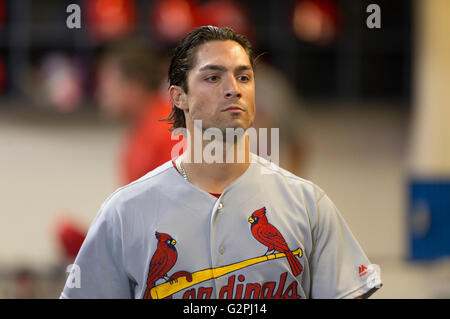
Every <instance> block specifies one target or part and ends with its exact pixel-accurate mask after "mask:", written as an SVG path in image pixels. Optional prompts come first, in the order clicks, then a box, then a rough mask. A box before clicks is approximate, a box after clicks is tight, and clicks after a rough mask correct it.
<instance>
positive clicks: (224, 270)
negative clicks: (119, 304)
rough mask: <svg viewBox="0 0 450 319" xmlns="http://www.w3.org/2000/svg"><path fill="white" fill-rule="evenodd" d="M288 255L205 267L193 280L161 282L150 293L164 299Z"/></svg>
mask: <svg viewBox="0 0 450 319" xmlns="http://www.w3.org/2000/svg"><path fill="white" fill-rule="evenodd" d="M292 254H293V255H294V256H295V255H298V257H302V255H303V251H302V249H301V248H299V249H297V250H295V251H292ZM283 257H286V254H284V253H278V254H271V255H267V256H261V257H255V258H252V259H247V260H243V261H240V262H237V263H234V264H231V265H227V266H222V267H217V268H209V269H204V270H200V271H196V272H194V273H192V281H188V280H187V278H186V277H180V278H177V279H174V280H171V281H168V282H165V283H163V284H160V285H158V286H155V287H153V288H152V289H151V290H150V294H151V296H152V298H153V299H162V298H165V297H167V296H170V295H173V294H174V293H177V292H178V291H181V290H183V289H186V288H189V287H191V286H193V285H196V284H198V283H201V282H203V281H207V280H210V279H215V278H219V277H221V276H224V275H226V274H229V273H230V272H233V271H236V270H239V269H242V268H245V267H248V266H252V265H255V264H258V263H261V262H264V261H268V260H272V259H278V258H283Z"/></svg>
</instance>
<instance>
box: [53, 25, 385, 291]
mask: <svg viewBox="0 0 450 319" xmlns="http://www.w3.org/2000/svg"><path fill="white" fill-rule="evenodd" d="M169 82H170V88H169V93H170V97H171V101H172V103H173V105H174V106H173V110H172V113H171V114H170V116H169V117H168V120H170V121H171V122H172V129H174V128H185V129H186V131H187V133H188V134H187V139H188V141H187V147H186V149H185V150H184V152H183V154H182V155H181V156H179V157H178V158H176V159H175V160H173V161H169V162H167V163H165V164H163V165H162V166H160V167H158V168H156V169H155V170H153V171H151V172H149V173H148V174H146V175H145V176H143V177H142V178H140V179H138V180H137V181H135V182H133V183H131V184H129V185H127V186H124V187H122V188H119V189H118V190H117V191H115V192H114V193H113V194H112V195H111V196H110V197H109V198H108V199H107V200H106V201H105V202H104V203H103V205H102V206H101V208H100V211H99V212H98V215H97V216H96V218H95V220H94V221H93V223H92V225H91V227H90V229H89V232H88V234H87V237H86V239H85V241H84V243H83V245H82V247H81V249H80V251H79V254H78V256H77V258H76V260H75V266H76V267H74V268H73V269H76V270H77V271H76V272H72V273H71V274H70V275H69V277H68V279H67V283H66V286H65V287H64V290H63V292H62V294H61V298H148V299H150V298H151V299H161V298H193V299H194V298H195V299H207V298H220V299H222V298H224V299H241V298H247V299H248V298H255V299H256V298H260V299H262V298H292V299H305V298H359V297H367V296H369V295H370V294H372V293H373V292H374V291H375V290H376V289H377V287H379V286H380V285H381V283H379V285H377V286H375V287H374V285H370V284H368V276H369V275H370V274H371V272H370V271H369V270H370V267H369V265H370V261H369V260H368V258H367V256H366V255H365V253H364V252H363V250H362V249H361V247H360V245H359V244H358V242H357V241H356V239H355V238H354V236H353V235H352V233H351V231H350V229H349V228H348V227H347V225H346V223H345V222H344V220H343V218H342V216H341V214H340V213H339V211H338V210H337V208H336V207H335V205H334V204H333V202H332V201H331V200H330V198H329V197H328V196H327V195H326V194H325V193H324V191H323V190H322V189H320V188H319V187H318V186H316V185H314V184H313V183H311V182H309V181H306V180H304V179H302V178H299V177H297V176H295V175H293V174H291V173H289V172H288V171H285V170H283V169H281V168H279V167H278V166H277V165H275V164H273V163H270V162H269V161H267V160H265V159H263V158H261V157H259V156H257V155H256V154H253V153H251V152H250V151H249V143H248V137H247V135H246V134H241V135H236V137H235V138H233V139H232V140H231V141H230V140H225V139H223V140H221V141H220V140H219V142H218V144H217V145H222V146H223V148H224V149H223V150H222V151H223V153H222V152H219V151H216V153H217V152H219V154H220V156H223V161H215V162H212V163H211V162H210V161H207V160H205V159H201V160H200V161H199V160H198V158H197V160H196V153H195V152H196V149H197V150H198V149H199V147H200V149H201V150H205V149H206V148H207V147H210V145H209V144H208V143H207V142H206V141H205V140H200V142H199V143H200V145H198V144H197V145H196V143H198V141H197V140H196V139H195V138H192V136H193V134H194V133H195V132H196V130H198V129H199V126H198V123H201V131H202V132H205V131H206V130H207V129H210V128H214V129H216V130H218V131H219V132H222V133H224V134H225V133H226V131H227V128H228V129H230V128H234V129H242V130H244V131H245V130H247V129H248V128H250V127H251V125H252V123H253V120H254V117H255V101H254V90H255V74H254V59H253V56H252V50H251V46H250V43H249V42H248V41H247V39H246V38H245V37H244V36H242V35H239V34H236V33H235V32H234V31H232V30H231V29H228V28H217V27H212V26H206V27H200V28H198V29H196V30H194V31H192V32H191V33H189V34H188V35H187V36H186V37H185V38H184V39H183V40H182V41H181V42H180V44H179V45H178V47H177V48H176V49H175V53H174V56H173V58H172V61H171V65H170V68H169ZM241 148H242V149H244V150H245V152H244V154H245V156H244V160H239V161H238V160H237V156H236V154H237V150H239V149H241ZM231 151H236V152H235V153H232V152H231ZM225 153H227V154H233V156H228V157H227V156H226V154H225ZM230 159H231V160H230Z"/></svg>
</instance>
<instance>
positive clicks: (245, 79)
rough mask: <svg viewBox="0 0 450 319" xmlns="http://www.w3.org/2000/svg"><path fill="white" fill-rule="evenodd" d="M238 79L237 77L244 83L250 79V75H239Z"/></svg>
mask: <svg viewBox="0 0 450 319" xmlns="http://www.w3.org/2000/svg"><path fill="white" fill-rule="evenodd" d="M238 79H239V81H241V82H244V83H245V82H248V81H250V77H249V76H247V75H240V76H239V77H238Z"/></svg>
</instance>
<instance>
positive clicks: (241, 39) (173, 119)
mask: <svg viewBox="0 0 450 319" xmlns="http://www.w3.org/2000/svg"><path fill="white" fill-rule="evenodd" d="M227 40H231V41H235V42H237V43H239V44H240V45H241V46H242V47H243V48H244V50H245V52H246V53H247V55H248V58H249V60H250V64H251V67H252V68H253V69H254V67H255V58H254V57H253V51H252V46H251V44H250V42H249V41H248V39H247V38H246V37H245V36H244V35H242V34H238V33H236V32H234V31H233V30H232V29H231V28H227V27H222V28H219V27H215V26H210V25H209V26H203V27H199V28H197V29H195V30H193V31H191V32H190V33H189V34H188V35H186V37H184V38H183V39H182V40H181V41H180V43H179V44H178V46H177V47H176V48H175V49H174V51H173V55H172V59H171V61H170V66H169V87H170V86H172V85H177V86H180V87H181V88H182V89H183V90H184V92H186V93H188V90H189V88H188V85H187V77H188V72H189V71H190V70H191V69H192V68H193V67H194V65H195V54H196V52H197V49H198V47H199V46H201V45H202V44H204V43H206V42H209V41H227ZM162 121H168V122H169V123H170V124H171V128H170V129H169V130H170V131H173V130H175V129H177V128H182V127H186V119H185V117H184V111H183V110H181V109H179V108H178V107H177V106H176V105H173V107H172V112H171V113H170V114H169V116H168V117H167V118H165V119H163V120H162Z"/></svg>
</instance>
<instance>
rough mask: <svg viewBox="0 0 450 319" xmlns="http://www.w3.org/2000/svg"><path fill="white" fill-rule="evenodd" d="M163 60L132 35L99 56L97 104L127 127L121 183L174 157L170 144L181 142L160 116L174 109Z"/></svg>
mask: <svg viewBox="0 0 450 319" xmlns="http://www.w3.org/2000/svg"><path fill="white" fill-rule="evenodd" d="M165 64H166V63H165V60H164V59H163V58H162V57H161V55H159V53H158V52H157V51H155V50H154V49H152V48H151V47H149V46H148V45H146V44H145V43H143V42H137V41H132V40H128V41H120V42H117V43H115V44H113V45H111V46H110V47H109V48H108V49H107V50H106V52H105V53H104V54H103V55H102V56H101V58H100V62H99V66H98V83H97V84H98V86H97V99H98V102H99V105H100V107H101V109H102V110H103V111H105V113H106V114H107V115H108V116H110V117H112V118H114V119H117V120H119V121H120V122H123V123H124V124H125V125H126V126H127V133H126V137H125V140H124V145H123V149H122V153H121V155H120V177H121V183H122V184H128V183H130V182H132V181H134V180H136V179H138V178H140V177H142V176H143V175H145V174H146V173H147V172H149V171H151V170H153V169H154V168H156V167H158V166H160V165H161V164H163V163H165V162H167V161H168V160H170V159H171V151H172V148H173V147H174V146H175V144H177V143H179V142H180V141H179V140H178V139H177V140H175V139H171V132H170V131H169V125H168V124H167V122H163V121H160V120H162V119H164V118H166V117H167V116H168V115H169V113H170V111H171V105H170V103H169V98H168V96H167V86H165V85H164V83H165V81H164V80H165V74H164V73H165V72H164V71H165V70H164V66H165ZM176 138H178V137H176ZM180 140H181V139H180ZM177 155H179V154H177Z"/></svg>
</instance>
